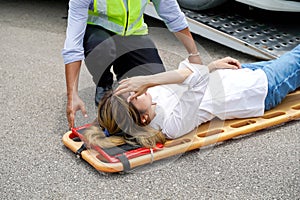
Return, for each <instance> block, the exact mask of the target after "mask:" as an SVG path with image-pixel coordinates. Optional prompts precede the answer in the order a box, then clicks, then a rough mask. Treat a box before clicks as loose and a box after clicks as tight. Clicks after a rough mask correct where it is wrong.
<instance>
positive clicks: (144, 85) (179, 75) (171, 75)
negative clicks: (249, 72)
mask: <svg viewBox="0 0 300 200" xmlns="http://www.w3.org/2000/svg"><path fill="white" fill-rule="evenodd" d="M185 62H188V63H189V61H187V60H186V61H185ZM190 64H191V63H190ZM197 66H198V67H205V66H201V65H197ZM207 67H208V69H209V71H210V72H211V71H213V70H215V69H240V68H241V64H240V62H239V61H238V60H236V59H234V58H231V57H225V58H222V59H219V60H216V61H213V62H211V63H210V64H209V65H208V66H207ZM192 73H193V72H192V70H191V69H190V68H188V67H187V68H180V69H177V70H172V71H166V72H162V73H159V74H153V75H148V76H136V77H131V78H127V79H123V80H121V81H120V82H119V84H120V85H119V87H118V88H117V89H116V90H115V95H120V94H122V93H125V92H135V94H134V95H133V96H132V97H131V99H133V98H136V97H138V96H139V95H141V94H143V93H145V92H146V90H147V89H148V88H150V87H153V86H156V85H164V84H178V83H182V82H183V81H184V80H185V79H186V78H187V77H188V76H189V75H191V74H192Z"/></svg>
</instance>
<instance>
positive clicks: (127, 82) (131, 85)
mask: <svg viewBox="0 0 300 200" xmlns="http://www.w3.org/2000/svg"><path fill="white" fill-rule="evenodd" d="M147 83H148V82H147V78H146V76H135V77H131V78H126V79H123V80H121V81H120V82H119V84H120V85H119V86H118V87H117V89H116V90H115V91H114V95H120V94H124V93H126V92H134V94H133V95H131V96H130V98H129V100H132V99H134V98H136V97H138V96H140V95H142V94H144V93H145V92H146V91H147V89H148V88H149V85H148V84H147Z"/></svg>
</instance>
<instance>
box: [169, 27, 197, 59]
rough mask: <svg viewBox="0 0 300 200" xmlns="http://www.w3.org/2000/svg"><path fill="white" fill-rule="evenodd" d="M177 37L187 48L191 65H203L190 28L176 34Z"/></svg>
mask: <svg viewBox="0 0 300 200" xmlns="http://www.w3.org/2000/svg"><path fill="white" fill-rule="evenodd" d="M174 34H175V36H176V37H177V38H178V40H179V41H181V43H182V44H183V45H184V46H185V48H186V50H187V52H188V54H189V56H188V59H189V61H190V63H195V64H202V60H201V57H200V54H199V51H198V49H197V46H196V44H195V41H194V38H193V36H192V34H191V32H190V30H189V28H185V29H182V30H180V31H178V32H174Z"/></svg>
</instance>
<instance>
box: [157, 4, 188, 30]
mask: <svg viewBox="0 0 300 200" xmlns="http://www.w3.org/2000/svg"><path fill="white" fill-rule="evenodd" d="M152 2H153V4H154V7H155V9H156V12H157V14H158V15H159V16H160V17H161V18H162V20H163V21H164V22H165V24H166V26H167V28H168V29H169V30H170V31H171V32H178V31H181V30H183V29H185V28H187V27H188V23H187V20H186V17H185V15H184V13H183V12H182V11H181V9H180V7H179V5H178V3H177V1H176V0H152Z"/></svg>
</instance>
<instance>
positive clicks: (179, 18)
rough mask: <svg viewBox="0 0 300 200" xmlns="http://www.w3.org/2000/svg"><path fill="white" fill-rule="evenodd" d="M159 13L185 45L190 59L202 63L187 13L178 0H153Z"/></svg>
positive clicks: (170, 29) (192, 61)
mask: <svg viewBox="0 0 300 200" xmlns="http://www.w3.org/2000/svg"><path fill="white" fill-rule="evenodd" d="M152 2H153V4H154V7H155V9H156V12H157V14H158V15H159V16H160V17H161V18H162V20H163V21H164V22H165V24H166V26H167V28H168V29H169V31H171V32H173V33H174V34H175V36H176V37H177V38H178V40H179V41H180V42H181V43H182V44H183V45H184V47H185V48H186V50H187V52H188V54H189V61H190V62H191V63H195V64H202V61H201V58H200V55H198V54H199V52H198V49H197V46H196V44H195V41H194V39H193V36H192V34H191V32H190V30H189V28H188V23H187V20H186V17H185V14H184V13H183V12H182V11H181V9H180V7H179V5H178V2H177V1H176V0H164V1H162V0H152Z"/></svg>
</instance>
